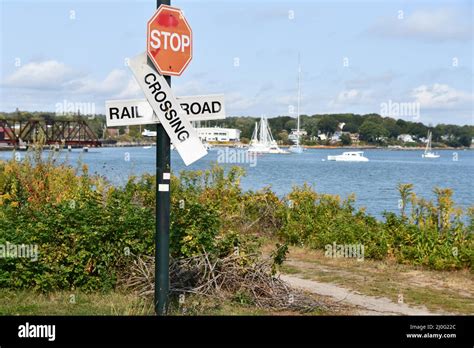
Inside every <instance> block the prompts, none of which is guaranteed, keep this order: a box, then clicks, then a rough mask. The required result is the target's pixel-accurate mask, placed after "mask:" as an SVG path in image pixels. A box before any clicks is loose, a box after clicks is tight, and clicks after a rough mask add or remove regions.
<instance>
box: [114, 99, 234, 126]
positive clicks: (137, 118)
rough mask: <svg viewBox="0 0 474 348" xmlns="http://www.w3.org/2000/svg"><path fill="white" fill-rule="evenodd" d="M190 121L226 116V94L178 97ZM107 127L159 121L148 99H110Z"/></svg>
mask: <svg viewBox="0 0 474 348" xmlns="http://www.w3.org/2000/svg"><path fill="white" fill-rule="evenodd" d="M176 99H177V100H178V102H179V104H180V106H181V109H182V110H183V111H184V113H185V114H186V115H187V116H188V120H189V121H209V120H221V119H224V118H225V107H224V95H223V94H217V95H199V96H190V97H177V98H176ZM105 117H106V120H107V127H117V126H133V125H139V124H152V123H159V119H158V116H156V115H154V113H153V109H152V108H151V106H150V104H149V103H148V102H147V100H146V99H130V100H108V101H106V102H105Z"/></svg>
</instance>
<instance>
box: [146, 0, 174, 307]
mask: <svg viewBox="0 0 474 348" xmlns="http://www.w3.org/2000/svg"><path fill="white" fill-rule="evenodd" d="M162 4H163V5H170V4H171V0H157V1H156V8H159V7H160V5H162ZM148 35H149V33H147V41H148ZM147 47H148V43H147ZM147 59H148V61H150V58H149V57H148V58H147ZM165 79H166V82H167V83H168V85H169V86H170V87H171V76H165ZM156 127H157V128H156V203H155V214H156V231H155V312H156V314H158V315H165V314H166V312H167V311H168V296H169V289H170V275H169V267H170V250H169V244H170V191H169V189H168V190H160V187H163V186H162V185H167V186H168V188H169V185H170V175H171V163H170V157H171V153H170V147H171V146H170V137H169V136H168V134H167V133H166V131H165V128H164V127H163V125H162V124H161V123H160V124H157V125H156Z"/></svg>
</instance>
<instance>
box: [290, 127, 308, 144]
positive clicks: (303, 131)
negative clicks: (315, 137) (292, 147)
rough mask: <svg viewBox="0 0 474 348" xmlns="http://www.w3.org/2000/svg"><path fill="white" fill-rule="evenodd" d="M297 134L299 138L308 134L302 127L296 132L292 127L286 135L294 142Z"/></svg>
mask: <svg viewBox="0 0 474 348" xmlns="http://www.w3.org/2000/svg"><path fill="white" fill-rule="evenodd" d="M298 135H299V136H300V138H303V137H305V136H307V135H308V132H306V131H305V130H304V129H300V131H299V133H298V131H297V130H296V129H292V130H291V133H290V135H288V139H290V140H291V141H293V142H296V139H297V138H298Z"/></svg>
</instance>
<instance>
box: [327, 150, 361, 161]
mask: <svg viewBox="0 0 474 348" xmlns="http://www.w3.org/2000/svg"><path fill="white" fill-rule="evenodd" d="M328 161H338V162H368V161H369V159H368V158H367V157H364V152H363V151H347V152H343V153H342V155H336V156H328Z"/></svg>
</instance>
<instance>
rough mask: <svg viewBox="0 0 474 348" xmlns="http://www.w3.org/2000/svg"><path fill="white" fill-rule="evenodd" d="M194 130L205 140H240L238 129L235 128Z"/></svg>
mask: <svg viewBox="0 0 474 348" xmlns="http://www.w3.org/2000/svg"><path fill="white" fill-rule="evenodd" d="M196 131H197V133H198V136H199V138H200V139H201V140H205V141H240V130H238V129H235V128H220V127H213V128H196Z"/></svg>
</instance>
